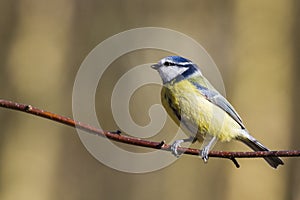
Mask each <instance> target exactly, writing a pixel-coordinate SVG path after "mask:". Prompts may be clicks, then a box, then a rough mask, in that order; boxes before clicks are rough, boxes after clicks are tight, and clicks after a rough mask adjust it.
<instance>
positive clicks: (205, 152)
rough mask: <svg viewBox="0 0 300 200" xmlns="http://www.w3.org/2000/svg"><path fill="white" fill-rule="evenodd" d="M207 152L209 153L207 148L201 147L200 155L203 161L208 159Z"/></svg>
mask: <svg viewBox="0 0 300 200" xmlns="http://www.w3.org/2000/svg"><path fill="white" fill-rule="evenodd" d="M208 153H209V148H203V149H201V150H200V157H201V158H202V160H203V161H204V162H205V163H207V161H208Z"/></svg>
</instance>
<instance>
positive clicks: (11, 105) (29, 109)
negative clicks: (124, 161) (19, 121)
mask: <svg viewBox="0 0 300 200" xmlns="http://www.w3.org/2000/svg"><path fill="white" fill-rule="evenodd" d="M0 107H4V108H8V109H13V110H18V111H21V112H26V113H29V114H32V115H36V116H39V117H43V118H47V119H50V120H52V121H56V122H59V123H61V124H65V125H68V126H71V127H75V128H78V129H80V130H83V131H85V132H87V133H91V134H95V135H99V136H102V137H107V138H109V139H111V140H114V141H118V142H121V143H126V144H131V145H135V146H141V147H148V148H153V149H161V150H165V151H171V146H170V145H168V144H166V143H165V142H164V141H161V142H154V141H148V140H142V139H139V138H134V137H129V136H125V135H121V134H120V132H119V131H117V132H109V131H104V130H100V129H97V128H95V127H92V126H90V125H88V124H85V123H82V122H79V121H75V120H73V119H71V118H68V117H64V116H61V115H58V114H54V113H51V112H48V111H44V110H41V109H38V108H35V107H33V106H31V105H28V104H21V103H16V102H12V101H8V100H4V99H0ZM178 153H184V154H189V155H197V156H198V155H199V153H200V150H199V149H193V148H184V147H179V148H178ZM273 156H278V157H299V156H300V150H287V151H256V152H228V151H210V153H209V157H217V158H226V159H230V160H231V161H233V163H234V164H235V165H236V166H237V167H239V164H238V162H237V161H236V158H258V157H273Z"/></svg>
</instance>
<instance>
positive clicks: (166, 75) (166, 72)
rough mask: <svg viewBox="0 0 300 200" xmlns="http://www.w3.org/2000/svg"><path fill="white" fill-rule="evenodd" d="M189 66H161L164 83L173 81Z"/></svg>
mask: <svg viewBox="0 0 300 200" xmlns="http://www.w3.org/2000/svg"><path fill="white" fill-rule="evenodd" d="M186 70H187V68H183V67H177V66H168V67H164V66H163V67H161V68H159V69H158V72H159V74H160V76H161V78H162V80H163V82H164V83H166V82H169V81H171V80H172V79H174V78H175V77H177V76H179V75H181V74H182V73H183V72H185V71H186Z"/></svg>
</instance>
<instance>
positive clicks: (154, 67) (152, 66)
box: [151, 64, 160, 70]
mask: <svg viewBox="0 0 300 200" xmlns="http://www.w3.org/2000/svg"><path fill="white" fill-rule="evenodd" d="M159 67H160V65H159V64H154V65H151V68H152V69H155V70H157V69H158V68H159Z"/></svg>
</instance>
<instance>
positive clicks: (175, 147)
mask: <svg viewBox="0 0 300 200" xmlns="http://www.w3.org/2000/svg"><path fill="white" fill-rule="evenodd" d="M183 142H184V140H176V141H175V142H173V144H172V145H171V151H172V154H173V155H174V156H176V157H177V158H178V157H179V156H180V155H181V154H182V153H179V152H178V147H180V144H181V143H183Z"/></svg>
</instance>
